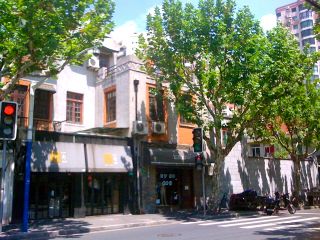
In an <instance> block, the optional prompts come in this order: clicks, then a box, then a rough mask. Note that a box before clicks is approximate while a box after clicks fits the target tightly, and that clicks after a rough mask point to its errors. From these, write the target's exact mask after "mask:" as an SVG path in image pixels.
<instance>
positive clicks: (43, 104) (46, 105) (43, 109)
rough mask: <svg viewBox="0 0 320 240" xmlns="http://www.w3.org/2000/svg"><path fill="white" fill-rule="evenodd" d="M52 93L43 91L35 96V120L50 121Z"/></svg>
mask: <svg viewBox="0 0 320 240" xmlns="http://www.w3.org/2000/svg"><path fill="white" fill-rule="evenodd" d="M51 97H52V93H50V92H48V91H43V90H40V89H38V90H36V92H35V96H34V103H35V104H34V111H33V115H34V118H38V119H44V120H49V118H50V104H51Z"/></svg>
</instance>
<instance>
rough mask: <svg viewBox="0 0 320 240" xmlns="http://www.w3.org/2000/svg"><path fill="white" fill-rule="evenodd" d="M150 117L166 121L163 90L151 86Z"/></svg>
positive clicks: (154, 119)
mask: <svg viewBox="0 0 320 240" xmlns="http://www.w3.org/2000/svg"><path fill="white" fill-rule="evenodd" d="M149 117H150V120H151V121H162V122H163V121H164V107H163V91H158V92H156V91H155V89H154V88H149Z"/></svg>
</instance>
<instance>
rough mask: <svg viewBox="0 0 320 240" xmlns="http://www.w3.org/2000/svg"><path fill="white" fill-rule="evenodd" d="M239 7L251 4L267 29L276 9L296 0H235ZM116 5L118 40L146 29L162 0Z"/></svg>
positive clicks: (193, 0)
mask: <svg viewBox="0 0 320 240" xmlns="http://www.w3.org/2000/svg"><path fill="white" fill-rule="evenodd" d="M181 1H182V2H183V3H186V2H191V3H192V4H194V5H195V6H197V4H198V0H181ZM235 1H236V4H237V6H238V7H242V6H245V5H246V6H249V8H250V10H251V12H252V13H253V14H254V16H255V18H256V19H257V20H259V21H260V24H261V26H262V27H263V29H265V30H269V29H271V28H272V27H273V26H275V24H276V16H275V10H276V8H278V7H281V6H283V5H286V4H289V3H293V2H295V1H296V0H235ZM114 2H115V4H116V7H115V12H114V15H113V20H114V22H115V28H114V31H113V32H112V34H111V36H112V37H113V38H115V39H116V40H118V41H120V40H124V39H126V38H127V36H131V35H133V34H134V33H141V32H144V31H145V22H146V16H147V14H148V13H150V12H152V10H153V9H154V7H155V6H157V5H158V6H161V3H162V0H114Z"/></svg>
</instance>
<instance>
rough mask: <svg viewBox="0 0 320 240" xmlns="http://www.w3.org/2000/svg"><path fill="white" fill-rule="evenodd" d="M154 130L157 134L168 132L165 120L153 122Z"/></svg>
mask: <svg viewBox="0 0 320 240" xmlns="http://www.w3.org/2000/svg"><path fill="white" fill-rule="evenodd" d="M152 132H153V133H155V134H164V133H165V132H166V126H165V124H164V122H152Z"/></svg>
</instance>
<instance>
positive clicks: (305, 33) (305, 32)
mask: <svg viewBox="0 0 320 240" xmlns="http://www.w3.org/2000/svg"><path fill="white" fill-rule="evenodd" d="M311 35H313V31H312V29H310V28H309V29H306V30H302V31H301V37H308V36H311Z"/></svg>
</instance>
